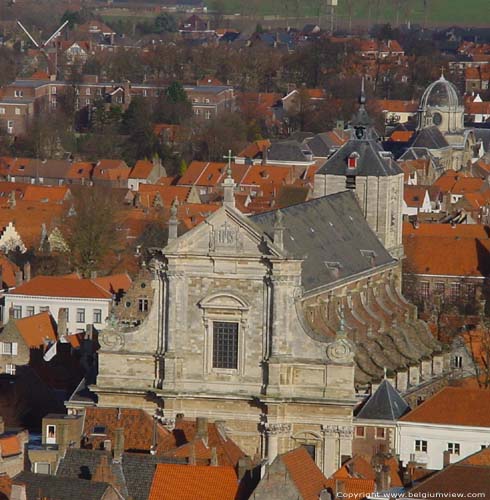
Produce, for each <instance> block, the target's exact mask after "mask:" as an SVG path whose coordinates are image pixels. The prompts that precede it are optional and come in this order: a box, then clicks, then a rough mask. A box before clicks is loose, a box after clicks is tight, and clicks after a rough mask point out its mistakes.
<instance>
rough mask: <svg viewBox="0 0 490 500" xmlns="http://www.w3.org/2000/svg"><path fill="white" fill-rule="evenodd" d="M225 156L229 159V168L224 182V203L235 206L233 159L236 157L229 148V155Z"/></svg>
mask: <svg viewBox="0 0 490 500" xmlns="http://www.w3.org/2000/svg"><path fill="white" fill-rule="evenodd" d="M223 158H225V159H227V160H228V168H227V169H226V177H225V180H224V182H223V204H224V205H225V206H231V207H234V206H235V181H234V180H233V177H232V176H231V160H232V159H235V157H234V156H232V154H231V149H229V150H228V156H224V157H223Z"/></svg>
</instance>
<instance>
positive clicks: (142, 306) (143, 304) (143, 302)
mask: <svg viewBox="0 0 490 500" xmlns="http://www.w3.org/2000/svg"><path fill="white" fill-rule="evenodd" d="M138 310H139V311H140V312H147V311H148V299H139V300H138Z"/></svg>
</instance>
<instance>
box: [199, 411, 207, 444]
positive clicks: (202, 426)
mask: <svg viewBox="0 0 490 500" xmlns="http://www.w3.org/2000/svg"><path fill="white" fill-rule="evenodd" d="M196 438H198V439H199V438H200V439H202V440H203V441H204V442H205V443H206V445H207V443H208V419H207V418H206V417H197V418H196Z"/></svg>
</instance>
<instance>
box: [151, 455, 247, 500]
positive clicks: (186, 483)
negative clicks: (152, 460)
mask: <svg viewBox="0 0 490 500" xmlns="http://www.w3.org/2000/svg"><path fill="white" fill-rule="evenodd" d="M238 485H239V483H238V479H237V476H236V473H235V470H234V469H233V467H221V466H216V467H209V466H203V465H177V464H158V465H157V466H156V470H155V475H154V477H153V483H152V485H151V490H150V496H149V497H148V499H149V500H160V499H162V498H169V499H170V498H178V499H179V500H195V499H196V498H199V500H235V498H236V495H237V492H238Z"/></svg>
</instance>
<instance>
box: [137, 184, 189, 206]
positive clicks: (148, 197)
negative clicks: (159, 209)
mask: <svg viewBox="0 0 490 500" xmlns="http://www.w3.org/2000/svg"><path fill="white" fill-rule="evenodd" d="M138 192H139V193H140V197H141V204H142V205H143V206H144V207H147V208H150V207H152V206H153V204H154V201H155V196H156V195H157V193H158V194H159V195H160V198H161V200H162V204H163V206H164V207H170V206H171V205H172V203H173V202H174V201H175V199H177V200H178V202H179V204H180V205H182V204H184V203H186V201H187V198H188V197H189V193H190V192H191V187H187V186H161V185H159V184H141V185H140V186H139V189H138Z"/></svg>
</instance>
